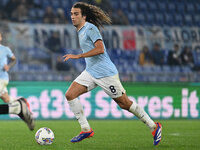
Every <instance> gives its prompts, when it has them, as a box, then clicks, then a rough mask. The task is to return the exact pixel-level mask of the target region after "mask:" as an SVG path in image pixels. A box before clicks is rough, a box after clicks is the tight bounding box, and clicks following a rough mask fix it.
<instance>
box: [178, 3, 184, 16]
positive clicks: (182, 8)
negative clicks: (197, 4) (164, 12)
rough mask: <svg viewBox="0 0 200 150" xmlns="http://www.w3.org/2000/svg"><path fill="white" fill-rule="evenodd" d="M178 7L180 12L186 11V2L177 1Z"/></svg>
mask: <svg viewBox="0 0 200 150" xmlns="http://www.w3.org/2000/svg"><path fill="white" fill-rule="evenodd" d="M176 7H177V12H178V13H179V14H184V13H185V3H184V2H177V4H176Z"/></svg>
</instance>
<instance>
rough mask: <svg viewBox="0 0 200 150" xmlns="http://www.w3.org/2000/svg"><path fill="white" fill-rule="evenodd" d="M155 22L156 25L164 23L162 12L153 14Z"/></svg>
mask: <svg viewBox="0 0 200 150" xmlns="http://www.w3.org/2000/svg"><path fill="white" fill-rule="evenodd" d="M155 22H156V24H157V25H160V26H162V25H164V17H163V14H161V13H156V14H155Z"/></svg>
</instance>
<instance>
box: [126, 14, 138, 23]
mask: <svg viewBox="0 0 200 150" xmlns="http://www.w3.org/2000/svg"><path fill="white" fill-rule="evenodd" d="M127 15H128V19H129V22H130V23H131V24H132V25H134V24H136V23H137V18H136V15H135V13H128V14H127Z"/></svg>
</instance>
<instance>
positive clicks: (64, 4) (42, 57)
mask: <svg viewBox="0 0 200 150" xmlns="http://www.w3.org/2000/svg"><path fill="white" fill-rule="evenodd" d="M11 1H12V0H1V3H0V9H1V10H3V12H4V13H1V15H0V19H1V20H3V21H11V22H13V20H12V13H11V17H10V16H9V13H10V12H8V11H6V8H8V7H9V8H10V7H11V6H10V5H9V6H8V4H9V2H11ZM76 1H77V0H75V1H74V0H32V1H28V0H17V2H18V4H16V6H12V8H10V9H12V10H11V12H13V11H14V10H15V9H16V8H17V5H19V4H21V3H23V4H24V5H25V7H26V8H27V9H28V12H27V16H28V18H25V19H23V20H21V21H20V20H17V22H23V23H31V24H38V23H43V22H44V20H43V17H44V15H45V9H46V8H47V7H51V8H52V9H53V13H54V14H55V16H56V15H57V10H58V9H62V10H63V11H65V15H66V18H67V22H68V24H70V22H71V21H70V12H69V10H70V8H71V6H72V4H73V3H75V2H76ZM90 2H95V0H94V1H90ZM109 2H110V5H111V6H112V8H111V9H110V10H111V11H112V10H117V9H118V8H120V9H121V10H122V11H123V12H124V14H125V15H126V16H127V17H128V20H129V22H130V25H132V26H142V27H145V26H160V27H199V25H200V2H199V1H196V0H192V1H188V0H180V1H173V0H165V1H160V0H110V1H109ZM0 12H2V11H0ZM113 12H114V11H113ZM51 23H52V24H56V21H55V22H54V21H53V22H51ZM64 49H65V48H64ZM26 50H27V51H26V52H25V53H27V54H26V55H27V56H29V57H28V58H27V59H28V61H26V62H23V60H21V59H23V58H20V60H19V62H18V64H17V67H16V68H14V69H13V70H12V74H14V72H16V71H19V72H29V71H30V72H40V73H39V75H38V77H35V76H33V75H31V74H29V75H30V76H28V77H27V76H26V77H25V76H24V75H23V73H19V75H18V76H14V75H13V76H12V79H15V80H65V79H66V77H65V76H64V75H63V74H65V73H59V74H62V75H63V76H62V75H59V77H58V78H56V77H54V76H55V74H56V73H55V71H56V70H55V64H56V62H55V60H56V59H55V57H56V56H57V55H58V54H57V53H52V52H47V51H48V50H47V49H46V48H43V47H27V48H26ZM169 50H170V48H169V49H162V51H163V53H164V56H165V57H164V59H165V60H164V61H165V63H164V65H163V66H157V65H154V66H140V65H139V63H138V58H139V53H140V50H136V49H135V50H131V51H127V50H126V51H125V50H123V49H108V53H109V55H110V57H111V59H112V61H113V62H114V63H115V65H116V66H117V68H118V70H119V72H120V73H121V74H126V75H127V74H128V75H130V76H131V80H134V81H144V82H150V81H160V82H169V81H171V82H175V81H198V80H199V79H197V78H195V79H192V77H193V76H192V75H191V74H193V73H194V72H195V71H197V72H198V70H199V68H200V52H199V51H198V50H193V51H192V53H193V56H194V66H195V67H194V68H192V67H190V66H175V67H174V66H173V67H170V66H168V62H167V56H168V51H169ZM67 51H68V52H69V53H75V52H76V50H73V49H68V50H67ZM78 52H79V51H78ZM76 53H77V52H76ZM34 60H38V61H39V64H40V65H37V63H38V62H34ZM22 62H23V63H22ZM71 64H72V65H73V67H74V68H75V70H73V71H72V73H73V74H74V73H75V72H76V73H80V72H81V71H82V70H83V69H84V65H85V63H84V60H82V59H80V60H76V61H73V62H72V63H71ZM42 71H44V72H53V73H49V74H48V78H46V74H44V75H43V74H42V73H41V72H42ZM76 73H75V74H76ZM171 74H173V76H174V78H170V77H169V76H168V75H171ZM20 75H21V76H20ZM191 76H192V77H191ZM183 78H184V80H183ZM67 79H69V80H71V78H69V77H68V78H67ZM129 79H130V78H129Z"/></svg>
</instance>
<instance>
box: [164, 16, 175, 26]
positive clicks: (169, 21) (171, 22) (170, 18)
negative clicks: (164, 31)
mask: <svg viewBox="0 0 200 150" xmlns="http://www.w3.org/2000/svg"><path fill="white" fill-rule="evenodd" d="M164 23H165V25H168V26H173V25H174V20H173V15H172V14H168V13H165V14H164Z"/></svg>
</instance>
